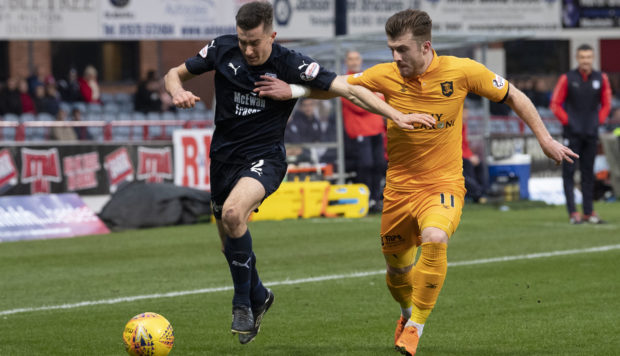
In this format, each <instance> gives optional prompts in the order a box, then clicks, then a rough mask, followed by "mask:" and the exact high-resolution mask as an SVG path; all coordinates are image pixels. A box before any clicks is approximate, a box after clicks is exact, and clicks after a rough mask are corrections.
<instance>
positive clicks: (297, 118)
mask: <svg viewBox="0 0 620 356" xmlns="http://www.w3.org/2000/svg"><path fill="white" fill-rule="evenodd" d="M320 140H321V129H320V122H319V117H318V112H317V101H316V99H308V98H302V99H300V100H299V104H298V107H297V110H295V112H294V113H293V116H292V118H291V120H290V121H289V122H288V124H287V128H286V132H285V134H284V142H286V143H295V144H300V143H312V142H319V141H320ZM297 161H298V162H315V163H316V162H317V161H318V156H317V155H316V151H313V150H311V149H310V148H308V147H304V148H303V149H302V152H301V154H300V155H298V156H297Z"/></svg>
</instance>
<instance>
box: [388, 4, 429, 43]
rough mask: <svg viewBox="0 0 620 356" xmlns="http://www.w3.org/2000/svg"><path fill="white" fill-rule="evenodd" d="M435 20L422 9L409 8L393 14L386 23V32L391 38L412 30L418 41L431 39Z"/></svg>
mask: <svg viewBox="0 0 620 356" xmlns="http://www.w3.org/2000/svg"><path fill="white" fill-rule="evenodd" d="M432 27H433V21H432V20H431V17H430V16H429V15H428V13H426V12H425V11H422V10H414V9H407V10H403V11H400V12H397V13H395V14H394V15H392V16H391V17H390V18H389V19H388V20H387V22H386V23H385V33H386V34H387V35H388V37H390V38H396V37H399V36H401V35H404V34H405V33H406V32H407V31H409V32H411V34H412V35H413V37H414V38H415V39H416V40H417V41H419V42H420V41H430V40H431V29H432Z"/></svg>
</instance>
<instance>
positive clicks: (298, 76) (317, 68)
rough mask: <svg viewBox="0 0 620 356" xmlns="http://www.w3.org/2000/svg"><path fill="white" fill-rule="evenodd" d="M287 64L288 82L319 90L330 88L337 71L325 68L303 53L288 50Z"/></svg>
mask: <svg viewBox="0 0 620 356" xmlns="http://www.w3.org/2000/svg"><path fill="white" fill-rule="evenodd" d="M287 51H288V53H287V54H286V55H285V64H286V67H287V80H286V81H287V82H288V83H290V84H301V85H306V86H309V87H312V88H316V89H319V90H326V91H327V90H329V88H330V87H331V85H332V82H333V81H334V79H336V77H337V75H336V73H334V72H332V71H329V70H327V69H325V68H323V67H322V66H321V65H320V64H319V63H318V62H317V61H315V60H314V59H312V58H310V57H308V56H305V55H303V54H301V53H298V52H295V51H292V50H287Z"/></svg>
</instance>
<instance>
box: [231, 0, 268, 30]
mask: <svg viewBox="0 0 620 356" xmlns="http://www.w3.org/2000/svg"><path fill="white" fill-rule="evenodd" d="M235 20H237V26H239V28H241V29H242V30H244V31H249V30H253V29H255V28H257V27H258V26H260V25H263V29H264V30H265V31H269V30H271V29H272V27H273V6H271V3H269V2H267V1H254V2H250V3H247V4H245V5H243V6H241V7H240V8H239V11H237V16H235Z"/></svg>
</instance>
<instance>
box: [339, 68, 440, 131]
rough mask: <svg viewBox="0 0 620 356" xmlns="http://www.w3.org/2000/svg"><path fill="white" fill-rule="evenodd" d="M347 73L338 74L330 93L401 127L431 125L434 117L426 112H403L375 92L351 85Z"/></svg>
mask: <svg viewBox="0 0 620 356" xmlns="http://www.w3.org/2000/svg"><path fill="white" fill-rule="evenodd" d="M347 77H348V75H339V76H338V77H336V79H334V81H333V82H332V85H331V87H330V88H329V92H330V93H335V94H337V95H339V96H342V97H344V98H346V99H348V100H350V101H351V102H352V103H354V104H355V105H357V106H359V107H361V108H362V109H365V110H368V111H370V112H372V113H375V114H378V115H382V116H385V117H387V118H388V119H390V120H392V121H394V123H395V124H396V125H398V127H400V128H401V129H414V124H416V123H418V124H422V125H424V126H427V127H432V126H433V125H434V124H435V119H434V118H433V117H432V116H431V115H428V114H403V113H401V112H400V111H398V110H396V109H394V108H393V107H391V106H390V105H388V104H387V103H386V102H385V101H383V100H381V99H380V98H379V97H378V96H377V95H375V93H373V92H371V91H370V90H368V89H366V88H364V87H362V86H360V85H351V84H349V83H348V82H347Z"/></svg>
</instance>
